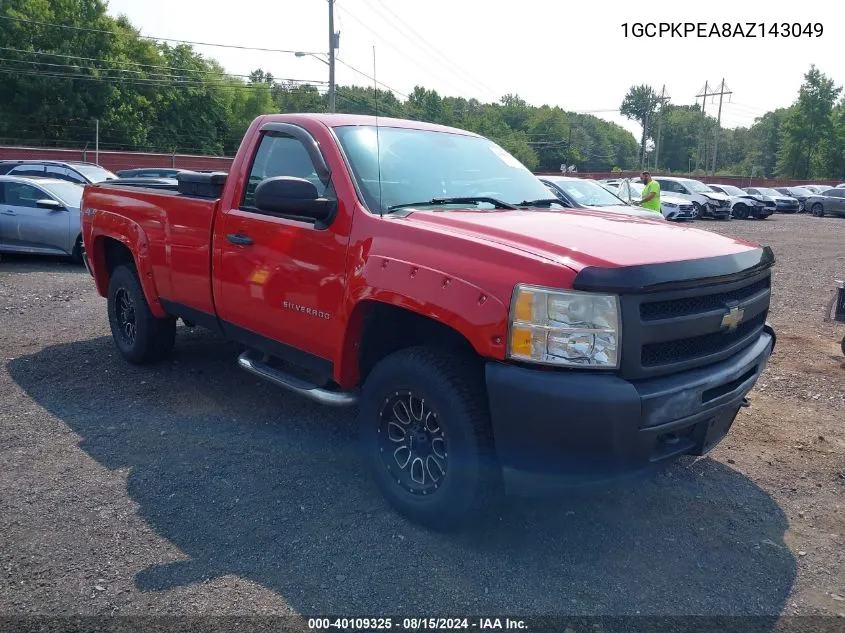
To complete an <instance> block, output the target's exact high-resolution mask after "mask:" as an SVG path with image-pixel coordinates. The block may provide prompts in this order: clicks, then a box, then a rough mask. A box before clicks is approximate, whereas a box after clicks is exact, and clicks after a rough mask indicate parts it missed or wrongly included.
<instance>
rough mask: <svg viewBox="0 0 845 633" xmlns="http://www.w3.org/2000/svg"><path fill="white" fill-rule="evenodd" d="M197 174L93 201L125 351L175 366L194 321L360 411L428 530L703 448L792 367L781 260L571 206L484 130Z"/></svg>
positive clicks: (94, 266)
mask: <svg viewBox="0 0 845 633" xmlns="http://www.w3.org/2000/svg"><path fill="white" fill-rule="evenodd" d="M178 178H179V181H178V185H174V186H172V187H164V188H161V187H159V188H151V187H149V186H145V184H144V183H140V185H139V186H129V183H128V182H116V183H111V184H110V183H102V184H98V185H90V186H88V187H86V189H85V193H84V196H83V201H82V209H83V214H82V218H83V237H84V242H85V252H86V264H87V266H88V268H89V271H90V272H91V274H92V276H93V278H94V280H95V283H96V287H97V291H98V292H99V294H100V295H102V296H103V297H106V298H107V299H108V315H109V322H110V324H111V329H112V334H113V336H114V340H115V343H116V345H117V348H118V350H119V351H120V353H121V354H122V355H123V356H124V357H125V358H126V359H127V360H128V361H129V362H132V363H145V362H149V361H155V360H157V359H160V358H162V357H164V356H165V355H166V354H167V353H168V352H169V351H170V350H171V348H172V347H173V345H174V339H175V332H176V323H177V319H181V320H182V321H183V322H184V323H185V324H186V325H188V326H194V325H196V326H202V327H206V328H209V329H211V330H214V331H215V332H218V333H220V334H222V335H223V336H224V337H226V338H227V339H230V340H234V341H237V342H239V343H241V344H243V345H244V348H245V350H246V351H244V352H243V354H241V355H240V356H239V358H238V363H239V364H240V366H241V367H242V368H243V369H245V370H247V371H249V372H252V373H254V374H256V375H258V376H260V377H262V378H265V379H267V380H269V381H272V382H274V383H276V384H278V385H280V386H282V387H285V388H287V389H290V390H293V391H294V392H297V393H299V394H302V395H304V396H307V397H310V398H312V399H314V400H316V401H318V402H322V403H324V404H326V405H333V406H347V405H348V406H357V407H358V411H359V415H360V420H361V431H362V441H363V442H364V446H365V455H366V459H367V460H368V462H369V464H370V466H371V468H372V472H373V474H374V478H375V482H376V483H377V485H378V486H379V488H380V489H381V491H382V493H383V494H384V495H385V496H386V497H387V499H388V500H389V501H390V503H391V504H392V505H393V506H394V507H395V508H396V509H397V510H398V511H400V512H401V513H403V514H404V515H406V516H407V517H410V518H411V519H412V520H415V521H417V522H420V523H422V524H425V525H428V526H431V527H436V528H443V529H445V528H449V527H454V526H457V525H460V524H461V523H462V522H464V521H466V520H467V519H469V518H470V517H472V516H473V515H474V514H475V513H476V511H477V510H479V509H480V508H481V507H483V506H484V505H485V502H486V501H488V500H489V499H490V498H491V497H492V496H493V495H496V494H497V493H498V492H505V493H514V494H535V493H538V492H545V489H546V488H549V487H551V488H552V489H557V488H559V487H560V485H571V484H580V483H584V482H590V481H600V480H604V479H607V478H609V477H615V476H619V475H625V474H629V473H633V472H639V471H643V470H645V469H647V468H649V467H652V466H654V465H656V464H661V463H666V462H669V461H671V460H672V459H673V458H676V457H678V456H681V455H702V454H704V453H706V452H707V451H709V450H710V449H711V448H712V447H713V446H715V445H716V444H717V443H718V442H719V441H720V440H721V439H722V438H723V437H724V435H725V434H726V433H727V432H728V429H729V428H730V426H731V424H732V423H733V420H734V418H735V416H736V415H737V412H738V411H739V409H740V407H742V406H745V405H747V404H748V401H747V399H746V395H747V393H748V392H749V391H750V390H751V389H752V388H753V386H754V384H755V381H756V380H757V378H758V377H759V376H760V373H761V372H762V371H763V369H764V367H765V365H766V362H767V361H768V359H769V356H770V354H771V353H772V351H773V349H774V345H775V333H774V331H773V330H772V328H771V327H770V326H769V325H768V323H767V314H768V310H769V301H770V287H771V267H772V265H773V263H774V257H773V254H772V251H771V249H769V248H768V247H760V246H757V245H754V244H749V243H746V242H743V241H740V240H737V239H733V238H729V237H724V236H721V235H717V234H715V233H710V232H707V231H703V230H697V229H692V228H688V227H681V226H674V225H670V224H668V223H665V222H659V221H656V220H650V219H641V218H637V217H633V216H626V215H624V214H619V213H615V212H604V211H595V210H576V209H564V208H563V206H562V205H560V204H559V203H558V202H557V200H556V199H554V198H553V197H552V196H551V194H550V192H549V190H548V189H546V188H545V187H544V185H543V184H542V183H541V182H540V181H539V180H538V179H537V178H536V177H535V176H534V175H533V174H532V173H530V172H529V171H528V170H527V169H526V168H525V167H524V166H523V165H521V164H520V163H519V162H518V161H517V160H516V159H514V158H513V156H511V155H510V154H508V153H507V152H506V151H505V150H503V149H502V148H501V147H499V146H498V145H496V144H495V143H493V142H491V141H489V140H487V139H485V138H483V137H480V136H478V135H476V134H472V133H469V132H465V131H462V130H457V129H453V128H448V127H442V126H437V125H430V124H426V123H421V122H417V121H404V120H395V119H385V118H379V119H378V120H377V119H375V118H371V117H365V116H350V115H342V114H337V115H326V114H291V115H267V116H262V117H259V118H258V119H257V120H255V121H254V122H253V123H252V125H251V127H250V128H249V130H248V131H247V133H246V136H245V138H244V140H243V143H242V144H241V147H240V149H239V151H238V154H237V156H236V157H235V160H234V163H233V164H232V168H231V171H230V172H229V173H228V175H227V174H199V173H194V174H191V173H186V174H180V175H179V177H178Z"/></svg>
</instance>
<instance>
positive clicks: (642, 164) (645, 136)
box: [640, 112, 649, 169]
mask: <svg viewBox="0 0 845 633" xmlns="http://www.w3.org/2000/svg"><path fill="white" fill-rule="evenodd" d="M648 115H649V113H648V112H646V113H645V124H644V125H643V147H642V152H643V155H642V156H641V157H640V169H645V146H646V145H648Z"/></svg>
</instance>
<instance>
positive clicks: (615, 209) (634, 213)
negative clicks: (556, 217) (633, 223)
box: [581, 204, 663, 220]
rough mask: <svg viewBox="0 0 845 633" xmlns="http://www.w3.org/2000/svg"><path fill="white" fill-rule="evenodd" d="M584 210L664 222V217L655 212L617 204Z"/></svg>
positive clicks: (586, 207) (590, 207)
mask: <svg viewBox="0 0 845 633" xmlns="http://www.w3.org/2000/svg"><path fill="white" fill-rule="evenodd" d="M581 208H582V209H585V210H589V211H604V212H610V213H621V214H623V215H627V216H629V217H634V218H648V219H650V220H662V219H663V216H662V215H660V214H658V213H655V212H654V211H646V210H645V209H642V208H640V207H634V206H628V205H625V204H617V205H613V206H612V207H592V206H585V207H581Z"/></svg>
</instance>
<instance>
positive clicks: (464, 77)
mask: <svg viewBox="0 0 845 633" xmlns="http://www.w3.org/2000/svg"><path fill="white" fill-rule="evenodd" d="M362 2H363V3H364V4H365V5H367V6H368V7H369V8H370V10H371V11H372V12H373V13H375V14H376V15H378V16H379V17H380V18H381V19H382V20H383V21H384V22H385V23H386V24H387V25H389V26H390V27H391V28H393V29H394V30H395V31H396V32H397V33H399V35H401V36H402V37H403V38H407V37H408V33H410V34H411V35H412V36H414V37H416V38H417V39H418V40H420V41H421V42H422V43H423V44H425V46H427V47H428V48H429V49H431V50H432V51H433V52H434V53H435V54H436V55H437V56H438V57H440V58H441V59H442V60H444V61H440V60H436V61H438V62H439V63H440V64H441V65H443V67H444V68H446V69H447V70H450V72H451V73H452V74H454V75H455V77H458V78H459V79H460V80H461V81H462V82H469V83H472V84H475V86H476V87H477V88H480V89H481V91H482V92H487V93H489V94H490V95H494V100H497V99H498V96H499V95H498V93H497V92H496V91H494V90H492V89H491V88H489V87H488V86H486V85H484V84H483V83H481V82H480V81H478V80H477V79H476V78H475V77H473V76H472V75H471V74H470V73H468V72H466V71H464V70H463V69H462V68H461V67H460V66H458V65H457V64H455V63H454V62H453V61H452V60H450V59H449V58H447V57H446V56H445V55H443V53H441V52H440V51H439V50H437V49H436V48H435V47H434V46H432V45H431V44H430V43H429V42H428V41H427V40H426V39H425V38H424V37H423V36H422V35H420V34H419V33H418V32H417V31H416V30H414V28H413V27H412V26H411V25H410V24H408V23H407V22H405V21H404V20H403V19H402V18H401V17H399V16H398V15H396V13H395V12H394V11H393V10H392V9H391V8H390V7H389V6H387V5H386V4H385V3H384V2H383V1H382V0H378V2H379V4H380V5H381V6H383V7H384V9H385V10H386V11H387V12H388V13H390V15H392V16H393V17H394V18H395V20H396V21H397V22H399V23H400V24H401V25H402V26H403V27H404V30H403V29H400V28H399V27H397V26H396V25H395V24H394V23H393V22H391V21H390V20H388V19H387V18H385V17H384V16H383V15H382V14H381V13H380V12H379V11H378V10H377V9H376V8H375V7H374V6H373V5H372V4H370V2H369V0H362ZM412 43H413V42H412ZM416 46H417V47H418V48H419V49H420V50H421V51H422V52H423V53H424V54H425V55H427V56H428V57H431V58H433V56H432V55H431V54H430V53H428V52H426V51H425V50H424V49H423V47H421V46H420V45H419V44H416ZM444 62H445V63H444ZM450 67H451V68H450Z"/></svg>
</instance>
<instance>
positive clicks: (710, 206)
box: [634, 176, 731, 220]
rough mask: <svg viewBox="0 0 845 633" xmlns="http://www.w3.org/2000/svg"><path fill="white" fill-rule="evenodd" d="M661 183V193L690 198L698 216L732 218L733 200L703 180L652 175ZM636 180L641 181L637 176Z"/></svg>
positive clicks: (718, 218)
mask: <svg viewBox="0 0 845 633" xmlns="http://www.w3.org/2000/svg"><path fill="white" fill-rule="evenodd" d="M652 178H654V180H656V181H657V182H658V184H659V185H660V195H661V196H662V195H663V194H664V193H668V194H670V195H673V196H678V197H679V198H684V199H685V200H689V201H690V202H691V203H692V205H693V207H695V211H696V217H699V218H713V219H717V220H730V219H731V201H730V198H728V196H726V195H725V194H723V193H719V192H717V191H714V190H713V189H711V188H710V187H708V186H707V185H705V184H704V183H703V182H701V181H699V180H693V179H692V178H674V177H668V176H652ZM634 182H640V178H636V179H635V180H634Z"/></svg>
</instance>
